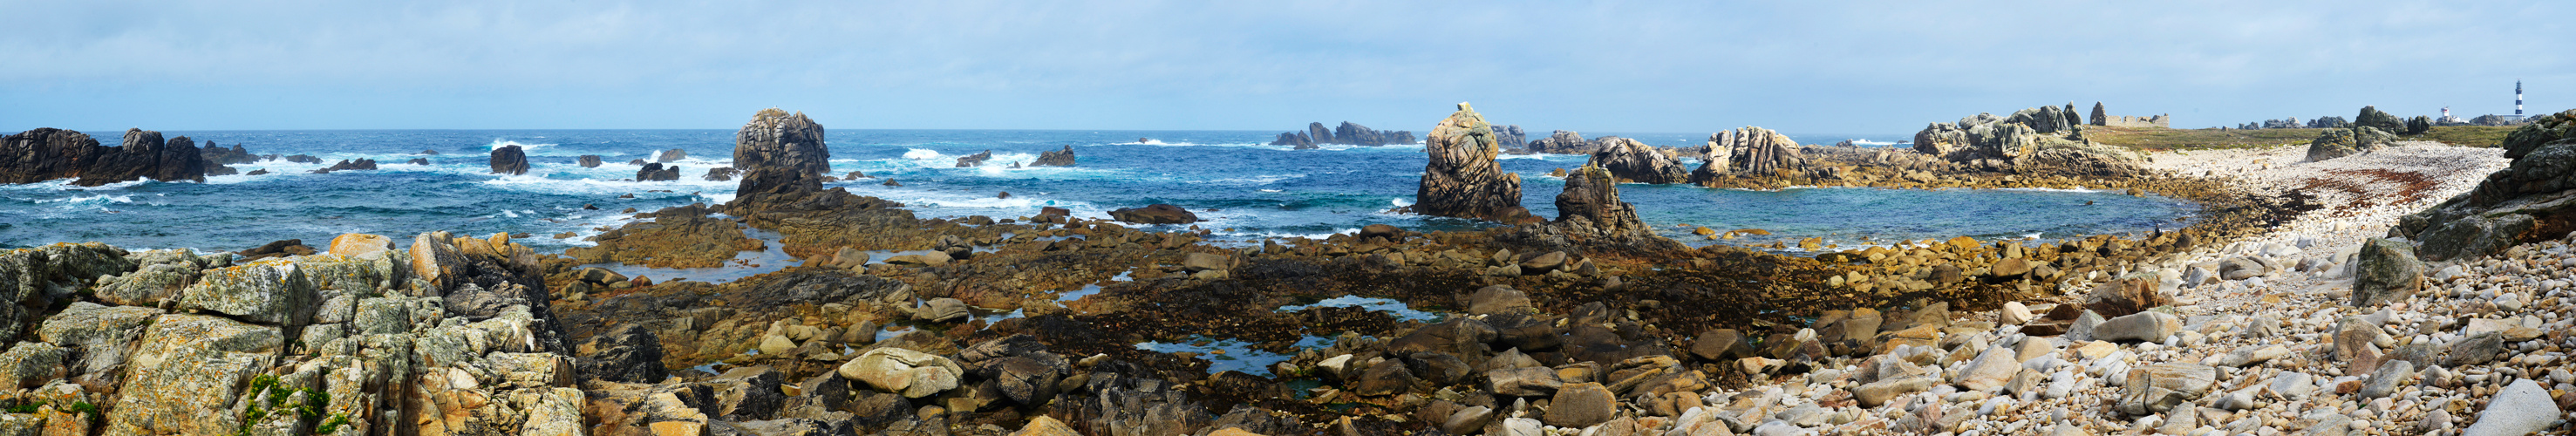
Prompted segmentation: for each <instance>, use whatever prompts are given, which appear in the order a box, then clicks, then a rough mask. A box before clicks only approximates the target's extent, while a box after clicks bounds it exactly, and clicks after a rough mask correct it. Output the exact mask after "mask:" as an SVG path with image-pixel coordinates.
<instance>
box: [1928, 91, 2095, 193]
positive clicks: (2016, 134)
mask: <svg viewBox="0 0 2576 436" xmlns="http://www.w3.org/2000/svg"><path fill="white" fill-rule="evenodd" d="M2071 107H2074V105H2072V104H2069V105H2067V106H2066V108H2071ZM2066 108H2061V107H2057V106H2040V107H2036V108H2030V109H2023V110H2021V111H2019V112H2014V113H2013V114H2012V115H2011V116H2007V117H1997V116H1994V115H1993V114H1977V115H1976V116H1972V117H1967V118H1962V119H1960V120H1959V121H1958V122H1956V123H1933V124H1932V125H1930V126H1926V127H1924V128H1923V130H1922V131H1919V132H1915V133H1914V149H1915V150H1916V151H1919V152H1922V153H1924V154H1928V155H1932V156H1935V157H1939V158H1941V159H1943V160H1947V161H1950V162H1953V163H1958V164H1963V165H1966V166H1967V167H1969V168H1972V169H1978V170H1984V171H1999V172H2014V173H2027V174H2039V173H2057V174H2066V175H2095V176H2106V177H2115V176H2127V175H2133V174H2137V173H2138V172H2139V171H2140V170H2138V169H2137V168H2136V165H2135V164H2132V163H2130V162H2132V161H2134V160H2136V157H2135V152H2132V151H2128V150H2125V149H2121V148H2119V147H2113V146H2105V145H2100V144H2095V143H2093V142H2092V141H2091V140H2088V139H2085V138H2084V135H2083V130H2082V129H2081V127H2080V123H2078V122H2076V120H2077V118H2078V117H2077V116H2076V115H2075V113H2074V111H2072V110H2070V109H2066Z"/></svg>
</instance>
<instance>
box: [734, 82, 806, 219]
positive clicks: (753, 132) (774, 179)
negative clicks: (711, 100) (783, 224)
mask: <svg viewBox="0 0 2576 436" xmlns="http://www.w3.org/2000/svg"><path fill="white" fill-rule="evenodd" d="M831 159H832V151H831V150H830V149H827V148H825V147H824V145H823V125H821V124H814V120H813V119H809V118H806V117H805V114H804V113H797V114H794V115H789V114H788V113H787V111H782V110H778V108H769V109H762V110H761V111H760V112H759V113H757V114H753V115H752V117H751V122H748V123H744V124H743V125H742V130H741V131H738V132H736V133H734V136H733V167H734V169H738V170H742V182H741V185H739V187H737V188H735V189H734V200H733V202H731V203H726V207H727V208H732V209H742V208H752V209H758V208H761V207H765V206H764V205H765V204H767V203H771V202H774V201H776V200H779V199H781V198H785V197H796V196H801V195H803V194H805V193H811V192H819V191H822V190H823V177H824V176H823V174H824V173H826V172H830V171H831V170H832V163H831ZM736 215H740V214H736Z"/></svg>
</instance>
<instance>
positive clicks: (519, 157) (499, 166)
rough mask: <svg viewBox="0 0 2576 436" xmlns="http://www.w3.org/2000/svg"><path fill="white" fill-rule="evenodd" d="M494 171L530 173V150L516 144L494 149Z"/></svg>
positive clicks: (511, 173)
mask: <svg viewBox="0 0 2576 436" xmlns="http://www.w3.org/2000/svg"><path fill="white" fill-rule="evenodd" d="M492 173H493V174H508V175H514V176H515V175H520V174H527V173H528V151H527V150H525V149H522V148H520V147H519V146H516V145H504V146H501V148H495V149H492Z"/></svg>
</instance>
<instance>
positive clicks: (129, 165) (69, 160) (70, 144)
mask: <svg viewBox="0 0 2576 436" xmlns="http://www.w3.org/2000/svg"><path fill="white" fill-rule="evenodd" d="M0 156H9V157H10V158H9V159H8V161H6V162H0V183H12V184H15V183H35V182H42V181H46V180H54V179H64V178H75V177H77V178H79V180H75V181H73V182H72V184H73V185H77V186H98V185H105V184H109V183H117V182H130V181H134V180H138V179H145V178H149V179H153V180H160V181H164V182H175V181H180V180H194V181H199V182H203V181H206V164H205V158H204V157H203V156H200V155H199V153H198V151H197V144H196V141H193V140H189V139H188V137H185V136H181V137H179V138H178V139H177V140H175V141H167V142H165V141H162V140H161V132H155V131H150V130H142V129H131V130H126V131H125V144H124V146H122V147H102V146H99V145H98V140H96V139H91V138H90V137H89V135H86V134H82V133H81V132H75V131H70V130H61V129H35V130H29V131H25V132H21V133H18V134H16V135H9V136H8V137H5V138H0Z"/></svg>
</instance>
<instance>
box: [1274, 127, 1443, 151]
mask: <svg viewBox="0 0 2576 436" xmlns="http://www.w3.org/2000/svg"><path fill="white" fill-rule="evenodd" d="M1413 141H1414V139H1413V132H1411V131H1404V130H1388V131H1379V130H1375V129H1370V128H1368V126H1362V125H1359V124H1355V123H1352V122H1349V121H1343V122H1342V125H1341V126H1338V127H1335V128H1333V129H1331V130H1326V129H1324V123H1320V122H1318V123H1307V124H1306V130H1305V131H1303V132H1287V133H1281V134H1279V138H1278V139H1275V140H1272V141H1270V145H1291V146H1296V148H1297V149H1300V150H1305V149H1313V148H1316V145H1319V144H1342V145H1358V146H1367V147H1377V146H1383V145H1387V144H1411V143H1413Z"/></svg>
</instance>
